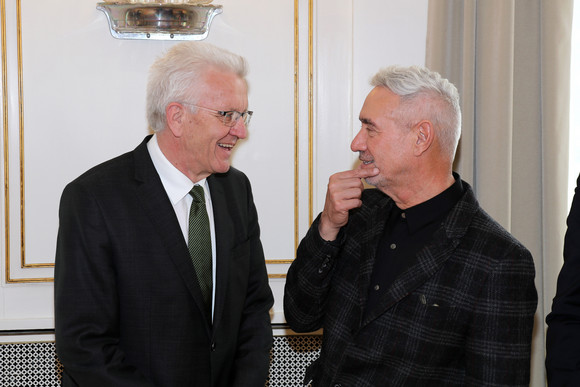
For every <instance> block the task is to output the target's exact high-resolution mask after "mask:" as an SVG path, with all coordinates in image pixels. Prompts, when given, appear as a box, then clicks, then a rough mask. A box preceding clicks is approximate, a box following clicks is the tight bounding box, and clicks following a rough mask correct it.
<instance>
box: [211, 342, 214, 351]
mask: <svg viewBox="0 0 580 387" xmlns="http://www.w3.org/2000/svg"><path fill="white" fill-rule="evenodd" d="M211 351H212V352H214V351H215V343H211Z"/></svg>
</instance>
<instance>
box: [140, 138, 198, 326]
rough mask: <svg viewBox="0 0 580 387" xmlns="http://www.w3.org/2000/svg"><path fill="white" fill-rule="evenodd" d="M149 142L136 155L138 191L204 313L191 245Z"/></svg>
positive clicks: (142, 203) (184, 280) (146, 211)
mask: <svg viewBox="0 0 580 387" xmlns="http://www.w3.org/2000/svg"><path fill="white" fill-rule="evenodd" d="M149 138H150V136H149V137H147V138H146V139H145V141H143V142H142V143H141V145H139V146H138V147H137V148H136V149H135V151H134V157H135V179H136V180H137V181H139V182H140V183H141V184H140V185H139V186H138V188H137V197H138V198H139V200H140V203H141V206H142V207H143V208H144V211H145V213H146V214H148V216H149V219H150V221H151V223H152V224H153V226H154V229H155V230H156V232H157V234H158V236H159V238H160V239H161V241H162V243H163V245H164V246H165V248H166V249H167V254H168V256H169V258H170V260H171V262H172V263H173V265H175V268H176V270H177V272H178V273H179V275H180V276H181V279H182V280H183V282H184V283H185V285H186V287H187V289H188V290H189V292H190V294H191V296H192V297H193V299H194V301H195V303H196V304H197V306H198V307H199V308H200V310H201V311H204V310H205V308H204V301H203V297H202V294H201V290H200V288H199V284H198V282H197V280H196V278H197V277H196V274H195V270H194V268H193V264H192V262H191V257H190V255H189V251H188V250H187V243H186V242H185V240H184V239H183V233H182V232H181V228H180V227H179V223H178V221H177V218H176V216H175V210H174V209H173V206H172V205H171V202H170V200H169V197H168V196H167V193H166V192H165V189H164V188H163V183H162V182H161V179H160V178H159V175H158V174H157V171H156V170H155V166H154V165H153V162H152V161H151V157H150V156H149V151H148V150H147V146H146V143H147V141H148V140H149ZM208 331H209V326H208Z"/></svg>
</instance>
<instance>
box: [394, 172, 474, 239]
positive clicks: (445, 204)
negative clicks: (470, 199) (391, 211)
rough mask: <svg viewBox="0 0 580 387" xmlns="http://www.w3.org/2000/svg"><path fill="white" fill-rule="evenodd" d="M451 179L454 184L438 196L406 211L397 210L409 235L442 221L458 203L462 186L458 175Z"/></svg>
mask: <svg viewBox="0 0 580 387" xmlns="http://www.w3.org/2000/svg"><path fill="white" fill-rule="evenodd" d="M453 177H454V178H455V182H454V183H453V184H452V185H451V186H450V187H449V188H447V189H446V190H445V191H443V192H441V193H440V194H439V195H437V196H435V197H433V198H431V199H429V200H427V201H426V202H423V203H420V204H417V205H416V206H413V207H410V208H407V209H406V210H399V211H401V213H402V214H401V216H403V217H404V218H405V219H406V221H407V225H408V227H409V233H411V234H412V233H414V232H416V231H417V230H420V229H421V228H423V227H425V226H426V225H428V224H429V223H432V222H435V221H438V220H442V218H443V217H444V216H445V215H446V214H447V213H449V211H451V209H452V208H453V206H455V204H456V203H457V202H458V201H459V199H460V198H461V196H462V195H463V185H462V184H461V179H460V178H459V176H458V175H455V174H454V175H453ZM397 209H398V208H397ZM395 213H396V212H395Z"/></svg>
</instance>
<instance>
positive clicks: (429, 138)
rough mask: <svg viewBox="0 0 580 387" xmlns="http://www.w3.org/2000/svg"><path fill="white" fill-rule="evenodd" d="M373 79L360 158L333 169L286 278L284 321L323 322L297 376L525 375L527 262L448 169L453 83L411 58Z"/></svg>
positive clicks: (446, 382)
mask: <svg viewBox="0 0 580 387" xmlns="http://www.w3.org/2000/svg"><path fill="white" fill-rule="evenodd" d="M371 84H372V85H373V86H374V89H373V90H372V91H371V92H370V93H369V95H368V96H367V98H366V100H365V103H364V105H363V108H362V110H361V113H360V121H361V123H362V127H361V130H360V132H359V133H358V134H357V136H356V137H355V139H354V140H353V142H352V145H351V148H352V150H353V151H355V152H359V154H360V156H359V158H360V160H361V164H360V167H359V168H357V169H355V170H351V171H345V172H340V173H337V174H335V175H333V176H331V178H330V181H329V184H328V191H327V196H326V203H325V206H324V210H323V212H322V213H321V214H320V215H319V216H318V218H317V219H316V220H315V221H314V223H313V224H312V226H311V228H310V230H309V231H308V233H307V235H306V236H305V238H304V239H303V240H302V242H301V243H300V246H299V248H298V251H297V257H296V260H295V261H294V262H293V264H292V266H291V267H290V270H289V272H288V276H287V281H286V289H285V296H284V310H285V314H286V319H287V321H288V323H289V324H290V327H291V328H292V329H294V330H295V331H297V332H311V331H315V330H318V329H320V328H323V341H322V349H321V354H320V358H319V359H318V360H316V361H315V362H314V363H313V364H311V365H310V366H309V368H308V370H307V373H306V377H305V381H304V382H305V385H308V384H310V385H312V386H315V387H319V386H432V385H433V386H464V385H477V386H499V385H502V386H503V385H505V386H527V385H528V384H529V377H530V351H531V338H532V329H533V324H534V313H535V310H536V306H537V293H536V289H535V286H534V275H535V270H534V263H533V260H532V257H531V255H530V253H529V251H528V250H527V249H526V248H525V247H524V246H523V245H522V244H520V243H519V242H518V241H517V240H516V239H515V238H514V237H513V236H511V235H510V234H509V233H508V232H507V231H505V230H504V229H503V228H502V227H501V226H500V225H499V224H498V223H497V222H495V221H494V220H493V219H492V218H491V217H490V216H489V215H488V214H487V213H485V211H484V210H483V209H482V208H481V207H480V206H479V204H478V202H477V200H476V199H475V196H474V193H473V191H472V190H471V187H470V186H469V185H468V184H467V183H466V182H464V181H462V180H461V179H460V177H459V176H458V175H457V174H454V173H453V172H452V164H453V159H454V155H455V150H456V148H457V143H458V141H459V135H460V126H461V112H460V107H459V96H458V93H457V89H456V88H455V87H454V86H453V85H452V84H451V83H449V82H448V81H447V80H446V79H443V78H441V77H440V76H439V74H437V73H435V72H432V71H430V70H428V69H425V68H422V67H416V66H413V67H389V68H386V69H383V70H381V71H379V72H378V73H377V74H376V75H375V77H374V78H373V80H372V82H371ZM361 179H365V180H366V182H367V183H368V184H370V185H373V186H375V187H376V189H366V190H365V189H364V187H363V184H362V182H361Z"/></svg>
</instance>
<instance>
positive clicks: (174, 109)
mask: <svg viewBox="0 0 580 387" xmlns="http://www.w3.org/2000/svg"><path fill="white" fill-rule="evenodd" d="M186 118H187V117H186V112H185V107H183V105H182V104H180V103H177V102H171V103H170V104H169V105H167V106H166V107H165V120H166V121H167V128H168V129H169V130H170V131H171V133H173V135H174V136H175V137H181V136H182V135H183V129H184V125H185V120H186Z"/></svg>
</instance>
